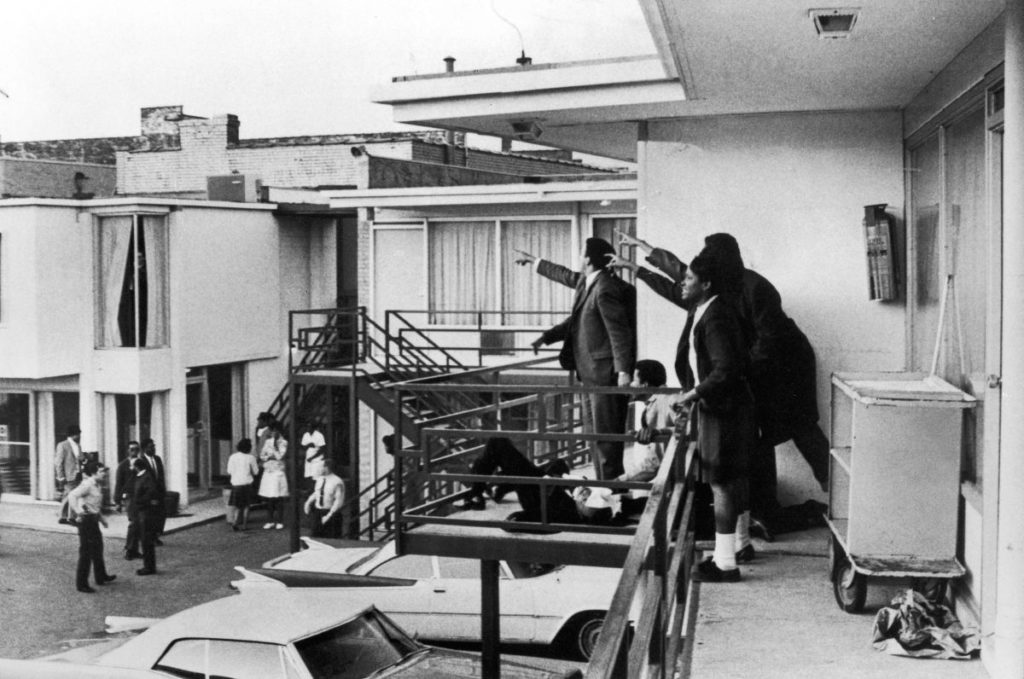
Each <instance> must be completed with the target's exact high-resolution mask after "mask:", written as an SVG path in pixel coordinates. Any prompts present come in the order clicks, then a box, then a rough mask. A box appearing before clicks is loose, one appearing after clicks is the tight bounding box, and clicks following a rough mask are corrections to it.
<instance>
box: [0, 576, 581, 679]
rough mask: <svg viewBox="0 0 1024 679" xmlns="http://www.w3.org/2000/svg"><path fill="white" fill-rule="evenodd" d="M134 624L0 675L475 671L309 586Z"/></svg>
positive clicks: (1, 664) (559, 677)
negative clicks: (129, 631) (134, 631)
mask: <svg viewBox="0 0 1024 679" xmlns="http://www.w3.org/2000/svg"><path fill="white" fill-rule="evenodd" d="M108 622H109V619H108ZM121 622H122V624H123V622H124V621H123V619H122V620H121ZM150 623H153V624H151V626H150ZM142 624H143V626H148V629H145V631H143V632H142V633H141V634H138V635H137V636H134V637H131V638H128V640H127V641H125V638H123V637H122V638H115V639H109V640H106V641H103V642H100V643H99V644H96V645H95V646H94V647H92V648H86V649H85V651H86V652H87V653H86V655H88V657H86V658H83V653H82V652H81V651H82V649H76V651H75V656H74V660H73V661H72V662H69V660H71V657H54V658H50V659H39V660H4V659H0V677H3V679H35V678H36V677H40V678H44V677H45V678H46V679H58V678H59V677H68V679H71V678H72V677H109V678H110V679H122V678H123V679H136V677H137V678H138V679H143V677H146V678H148V677H153V678H154V679H158V678H159V677H183V678H185V679H214V678H217V679H369V678H371V677H372V678H373V679H384V678H385V677H387V678H393V679H471V678H473V677H479V676H480V672H481V660H480V656H479V655H476V654H473V653H466V652H462V651H452V650H448V649H441V648H434V647H432V646H425V645H424V644H421V643H419V642H418V641H416V640H414V639H412V638H411V637H410V636H409V635H408V634H406V633H405V632H404V631H402V630H401V629H399V628H398V626H396V625H395V623H394V622H392V621H391V620H390V619H388V617H387V616H385V615H384V614H382V613H381V612H380V611H378V610H376V609H374V608H373V607H372V606H371V607H366V606H360V605H351V606H346V605H342V604H340V603H339V602H338V601H336V600H333V601H332V600H325V598H324V597H322V596H320V595H319V594H318V593H317V592H264V593H263V596H258V597H257V596H252V597H242V596H229V597H227V598H224V599H217V600H216V601H211V602H209V603H205V604H201V605H199V606H195V607H193V608H189V609H187V610H184V611H182V612H180V613H177V614H175V615H172V616H170V617H169V618H166V619H164V620H160V621H156V622H155V623H154V621H152V620H147V621H144V622H143V623H142ZM112 646H113V647H114V648H111V647H112ZM64 655H65V656H66V655H68V654H64ZM501 676H502V677H508V678H510V679H579V677H580V672H579V670H568V671H551V670H546V669H541V668H537V667H532V666H529V665H524V664H522V663H515V662H507V661H503V662H502V663H501Z"/></svg>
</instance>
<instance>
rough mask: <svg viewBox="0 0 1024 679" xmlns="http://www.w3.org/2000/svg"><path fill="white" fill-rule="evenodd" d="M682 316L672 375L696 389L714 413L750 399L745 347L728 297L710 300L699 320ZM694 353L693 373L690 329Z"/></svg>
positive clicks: (729, 410) (732, 409)
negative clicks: (682, 320)
mask: <svg viewBox="0 0 1024 679" xmlns="http://www.w3.org/2000/svg"><path fill="white" fill-rule="evenodd" d="M693 318H694V313H693V312H692V311H691V312H690V313H689V315H687V317H686V326H685V327H684V328H683V336H682V337H680V338H679V346H678V348H677V350H676V363H675V368H676V376H677V377H679V383H680V384H681V385H682V386H683V389H684V390H687V391H689V390H690V389H696V391H697V395H698V396H700V404H701V407H702V408H704V409H705V410H706V411H708V412H710V413H712V414H715V415H731V414H733V413H735V412H736V411H737V409H738V408H739V407H741V406H744V405H749V404H752V403H753V397H752V396H751V393H750V388H749V387H748V386H747V380H746V373H747V351H746V345H745V343H744V338H743V331H742V330H741V328H740V322H739V318H738V317H737V315H736V311H735V309H734V308H733V307H732V305H730V304H729V302H728V300H726V299H723V298H722V297H718V298H717V299H715V300H713V301H712V302H711V304H710V305H708V307H707V309H706V310H705V311H704V315H703V316H701V319H700V321H698V322H697V324H696V325H694V322H693ZM691 328H692V329H693V344H694V347H695V349H696V353H697V374H696V375H694V374H693V370H692V369H691V368H690V361H689V351H690V329H691Z"/></svg>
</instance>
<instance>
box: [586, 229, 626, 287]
mask: <svg viewBox="0 0 1024 679" xmlns="http://www.w3.org/2000/svg"><path fill="white" fill-rule="evenodd" d="M616 231H621V232H622V233H625V234H628V235H630V236H633V237H634V238H635V237H636V217H594V237H595V238H604V239H605V240H606V241H608V242H609V243H611V244H612V246H613V247H614V248H615V251H616V252H618V253H619V254H620V255H622V256H623V257H625V258H626V259H630V258H631V257H635V256H636V254H635V253H634V252H631V250H632V248H623V247H620V246H619V238H618V236H617V235H616V233H615V232H616ZM618 274H619V276H621V277H622V279H623V280H625V281H627V282H629V283H634V284H635V283H636V275H635V274H634V273H633V272H632V271H630V270H629V269H619V271H618Z"/></svg>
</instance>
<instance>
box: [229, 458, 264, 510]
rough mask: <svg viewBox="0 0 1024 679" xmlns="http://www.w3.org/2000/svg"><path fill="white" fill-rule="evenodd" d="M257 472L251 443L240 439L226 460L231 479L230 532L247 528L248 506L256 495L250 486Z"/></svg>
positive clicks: (258, 468) (257, 468)
mask: <svg viewBox="0 0 1024 679" xmlns="http://www.w3.org/2000/svg"><path fill="white" fill-rule="evenodd" d="M259 470H260V467H259V464H257V462H256V457H255V456H254V455H253V454H252V441H250V440H249V439H242V440H241V441H239V442H238V445H237V446H235V452H234V453H232V455H231V457H229V458H228V475H229V476H230V477H231V495H230V497H229V498H228V514H229V521H230V523H231V529H232V530H239V528H241V530H245V529H246V528H248V525H249V505H251V504H252V499H253V497H254V496H255V494H256V493H255V490H254V489H253V487H252V484H253V481H254V480H255V479H256V475H257V474H259Z"/></svg>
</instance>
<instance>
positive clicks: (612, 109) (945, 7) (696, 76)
mask: <svg viewBox="0 0 1024 679" xmlns="http://www.w3.org/2000/svg"><path fill="white" fill-rule="evenodd" d="M638 1H639V2H640V6H641V9H642V10H643V13H644V16H645V18H646V21H647V25H648V31H649V32H650V34H651V36H652V38H653V41H654V44H655V47H656V49H657V51H658V53H657V54H655V55H651V56H646V57H635V58H620V59H611V60H600V61H583V62H573V63H563V64H541V65H527V66H522V67H515V68H504V69H491V70H484V71H460V72H454V73H441V74H435V75H428V76H411V77H399V78H395V79H394V81H393V82H392V83H390V84H388V85H386V86H384V87H382V88H379V89H378V90H376V91H375V92H374V93H373V100H374V101H376V102H379V103H385V104H389V105H391V106H392V107H393V111H394V117H395V120H396V121H399V122H403V123H409V124H417V125H428V126H431V127H440V128H447V129H455V130H463V131H466V132H477V133H480V134H486V135H494V136H499V137H512V136H513V127H512V125H513V123H520V124H521V123H523V122H535V123H536V124H537V126H538V129H539V130H540V131H541V134H540V136H539V137H538V138H537V139H536V142H537V143H540V144H544V145H549V146H553V147H556V148H567V149H572V150H576V151H581V152H586V153H594V154H598V155H605V156H609V157H612V158H618V159H622V160H635V153H636V141H637V126H636V123H637V122H638V121H651V120H659V119H671V118H681V117H697V116H701V117H704V116H720V115H749V114H761V113H777V112H809V111H859V110H900V109H902V108H903V107H905V106H906V105H907V104H908V103H909V102H910V101H911V100H912V99H913V97H914V96H915V95H916V94H918V93H919V92H921V91H922V89H923V88H925V87H926V86H927V85H928V83H929V82H931V80H932V79H933V78H934V77H935V76H936V74H938V73H939V72H940V71H941V70H942V69H943V68H944V67H946V66H947V65H948V64H950V62H951V61H952V60H953V59H954V58H955V57H956V56H957V55H958V54H959V53H961V52H962V51H963V50H964V49H965V48H967V47H968V46H969V45H970V44H971V42H972V41H973V40H974V39H975V38H976V37H977V36H979V35H980V34H982V32H983V31H984V30H985V29H986V27H988V26H989V25H990V24H992V23H993V22H994V21H996V20H997V19H998V18H999V16H1000V14H1001V13H1002V11H1003V9H1004V6H1005V1H1004V0H971V1H970V2H965V1H964V0H928V1H927V2H892V0H862V1H860V2H858V3H855V4H856V11H857V16H858V18H857V21H856V25H855V29H854V30H853V31H852V33H851V34H850V35H849V37H846V38H842V39H823V38H822V37H819V35H818V33H817V31H816V30H815V24H814V21H813V16H812V12H811V10H814V9H821V8H822V7H823V5H821V4H820V3H817V2H812V1H810V0H775V1H774V2H763V3H752V2H750V1H749V0H687V2H680V1H679V0H638ZM828 6H829V5H828V4H827V3H826V5H824V7H826V8H827V7H828ZM842 6H843V7H847V6H848V5H842Z"/></svg>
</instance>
